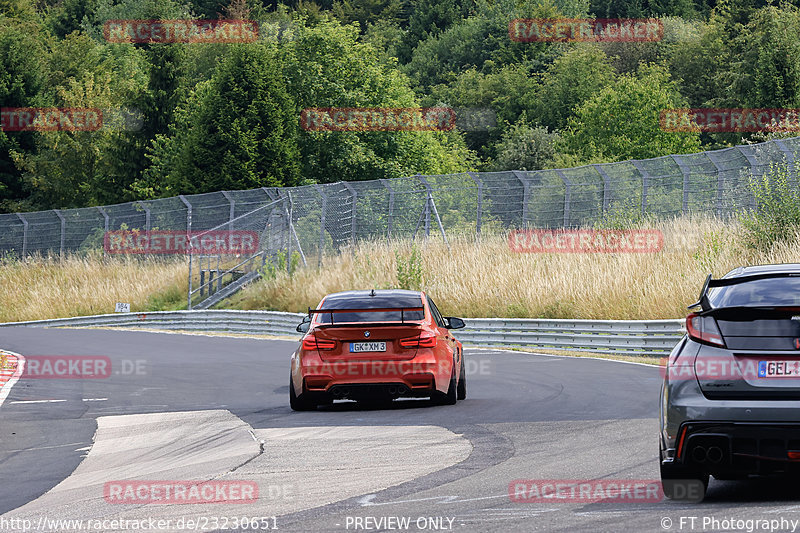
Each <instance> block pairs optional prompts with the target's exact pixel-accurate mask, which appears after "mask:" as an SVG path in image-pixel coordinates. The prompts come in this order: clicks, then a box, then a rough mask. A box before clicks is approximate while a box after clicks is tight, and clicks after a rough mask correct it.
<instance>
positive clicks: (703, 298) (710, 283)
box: [687, 272, 800, 311]
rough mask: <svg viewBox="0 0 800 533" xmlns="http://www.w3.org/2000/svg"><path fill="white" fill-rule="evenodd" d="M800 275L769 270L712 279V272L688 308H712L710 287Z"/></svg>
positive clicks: (799, 275) (706, 309)
mask: <svg viewBox="0 0 800 533" xmlns="http://www.w3.org/2000/svg"><path fill="white" fill-rule="evenodd" d="M797 277H800V272H769V273H765V274H751V275H750V276H737V277H733V278H721V279H711V274H709V275H708V277H706V281H705V283H703V288H702V290H701V291H700V298H699V299H698V300H697V301H696V302H695V303H693V304H692V305H690V306H689V307H687V309H693V308H695V307H698V306H699V307H700V308H701V309H702V310H703V311H708V310H710V309H711V302H709V301H708V289H713V288H715V287H730V286H731V285H738V284H739V283H747V282H748V281H757V280H760V279H769V278H797Z"/></svg>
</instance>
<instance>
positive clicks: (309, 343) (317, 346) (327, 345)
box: [303, 334, 336, 350]
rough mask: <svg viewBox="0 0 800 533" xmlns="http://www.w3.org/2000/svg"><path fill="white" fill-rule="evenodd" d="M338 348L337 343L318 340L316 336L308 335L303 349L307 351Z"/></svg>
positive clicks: (304, 340)
mask: <svg viewBox="0 0 800 533" xmlns="http://www.w3.org/2000/svg"><path fill="white" fill-rule="evenodd" d="M334 348H336V341H330V340H326V339H318V338H317V337H316V336H314V335H313V334H312V335H306V337H305V338H304V339H303V349H305V350H333V349H334Z"/></svg>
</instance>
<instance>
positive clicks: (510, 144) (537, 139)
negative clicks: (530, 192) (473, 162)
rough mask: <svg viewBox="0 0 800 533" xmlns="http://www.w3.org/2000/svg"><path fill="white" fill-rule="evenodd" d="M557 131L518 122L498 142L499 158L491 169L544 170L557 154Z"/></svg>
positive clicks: (493, 162) (492, 164)
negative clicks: (552, 131) (553, 131)
mask: <svg viewBox="0 0 800 533" xmlns="http://www.w3.org/2000/svg"><path fill="white" fill-rule="evenodd" d="M558 139H559V136H558V134H557V133H551V132H548V131H547V128H545V127H541V126H536V127H533V126H529V125H527V124H525V123H518V124H514V125H513V126H511V127H510V128H509V129H507V130H506V131H505V132H504V133H503V138H502V140H501V141H500V143H499V144H498V148H497V158H496V159H495V160H494V161H492V163H491V165H490V167H489V169H490V170H496V171H501V170H542V169H544V168H548V167H549V165H550V164H551V162H552V160H553V157H554V156H555V149H556V143H557V142H558Z"/></svg>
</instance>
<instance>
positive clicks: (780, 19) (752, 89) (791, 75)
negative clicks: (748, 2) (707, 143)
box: [730, 3, 800, 107]
mask: <svg viewBox="0 0 800 533" xmlns="http://www.w3.org/2000/svg"><path fill="white" fill-rule="evenodd" d="M798 35H800V10H798V8H797V7H795V6H793V5H791V4H789V3H783V4H781V5H780V6H774V5H770V6H766V7H764V8H761V9H759V10H758V11H755V12H754V13H753V14H752V16H751V18H750V20H749V22H748V23H747V25H746V26H745V27H744V31H742V32H741V33H740V34H739V36H738V37H737V38H736V39H735V40H734V42H733V49H734V52H735V54H734V57H735V59H734V60H733V62H732V63H731V65H730V69H731V76H732V78H733V84H732V88H733V91H734V94H735V96H737V97H738V100H739V101H741V104H743V106H748V107H798V106H800V39H798V38H797V36H798Z"/></svg>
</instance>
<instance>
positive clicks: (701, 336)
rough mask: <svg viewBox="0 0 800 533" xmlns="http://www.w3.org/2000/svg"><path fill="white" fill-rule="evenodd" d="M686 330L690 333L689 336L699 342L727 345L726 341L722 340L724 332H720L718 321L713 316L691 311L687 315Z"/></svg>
mask: <svg viewBox="0 0 800 533" xmlns="http://www.w3.org/2000/svg"><path fill="white" fill-rule="evenodd" d="M686 332H687V333H688V334H689V338H691V339H693V340H696V341H697V342H702V343H704V344H711V345H712V346H721V347H723V348H724V347H725V342H724V341H723V340H722V333H720V332H719V327H718V326H717V321H716V320H714V317H712V316H701V315H698V314H697V313H691V314H690V315H689V316H687V317H686Z"/></svg>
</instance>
